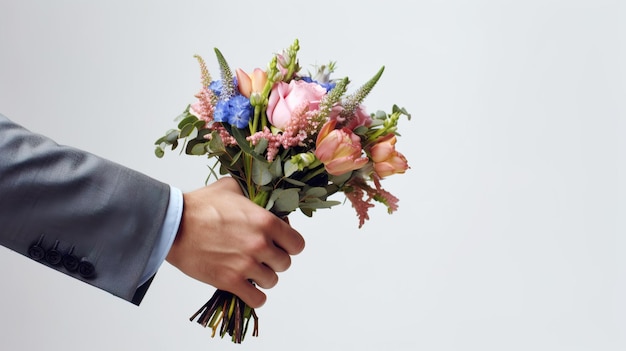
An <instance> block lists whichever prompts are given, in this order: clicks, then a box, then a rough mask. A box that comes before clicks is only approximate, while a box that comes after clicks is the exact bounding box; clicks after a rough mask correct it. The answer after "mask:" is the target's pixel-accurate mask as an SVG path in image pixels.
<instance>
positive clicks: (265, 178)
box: [252, 158, 274, 185]
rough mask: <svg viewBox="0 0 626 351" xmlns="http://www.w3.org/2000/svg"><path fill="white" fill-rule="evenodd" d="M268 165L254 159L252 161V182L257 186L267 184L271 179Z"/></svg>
mask: <svg viewBox="0 0 626 351" xmlns="http://www.w3.org/2000/svg"><path fill="white" fill-rule="evenodd" d="M269 167H270V165H269V163H268V162H267V161H259V160H257V159H256V158H255V159H253V161H252V180H253V181H254V183H255V184H257V185H266V184H269V183H270V182H271V181H272V179H274V178H273V177H272V173H271V172H270V170H269Z"/></svg>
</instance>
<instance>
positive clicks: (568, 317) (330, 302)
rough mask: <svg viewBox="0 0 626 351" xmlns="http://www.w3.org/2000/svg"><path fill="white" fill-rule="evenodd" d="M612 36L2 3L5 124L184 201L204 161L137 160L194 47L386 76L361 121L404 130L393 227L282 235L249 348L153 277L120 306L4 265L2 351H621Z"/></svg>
mask: <svg viewBox="0 0 626 351" xmlns="http://www.w3.org/2000/svg"><path fill="white" fill-rule="evenodd" d="M625 23H626V5H625V4H624V2H621V1H618V0H616V1H608V0H595V1H565V0H563V1H550V0H542V1H535V0H532V1H487V0H476V1H460V0H457V1H405V0H387V1H373V0H363V1H358V2H356V1H327V0H318V1H314V2H297V1H292V0H291V1H287V0H275V1H271V2H261V1H236V0H229V1H221V2H218V1H176V2H173V1H172V2H166V1H148V0H143V1H120V0H107V1H98V2H96V1H78V0H75V1H70V0H64V1H61V0H58V1H49V0H41V1H34V0H13V1H11V0H0V113H3V114H5V115H7V116H8V117H9V118H11V119H13V120H14V121H16V122H18V123H20V124H22V125H24V126H26V127H27V128H29V129H31V130H33V131H36V132H39V133H43V134H46V135H48V136H50V137H52V138H53V139H55V140H56V141H57V142H59V143H62V144H69V145H73V146H76V147H79V148H82V149H85V150H88V151H90V152H93V153H95V154H98V155H101V156H103V157H106V158H109V159H111V160H114V161H117V162H119V163H121V164H124V165H126V166H129V167H132V168H134V169H136V170H138V171H141V172H144V173H147V174H149V175H151V176H152V177H154V178H157V179H159V180H162V181H164V182H167V183H171V184H173V185H175V186H177V187H179V188H181V189H182V190H184V191H187V190H192V189H195V188H197V187H200V186H202V184H203V182H204V179H205V176H206V165H207V162H206V161H205V160H204V159H202V158H192V157H189V156H180V155H178V153H177V152H174V153H169V154H168V155H167V156H166V157H165V158H164V159H161V160H159V159H157V158H156V157H154V155H153V142H154V140H156V139H157V138H158V137H160V136H161V135H162V134H163V133H164V132H165V131H166V130H167V129H169V128H170V127H172V126H173V125H174V124H173V121H172V120H173V118H174V117H175V116H176V115H178V114H179V113H180V112H181V111H182V110H183V109H184V107H185V106H186V105H187V104H188V103H189V102H192V101H193V100H194V98H193V95H194V94H195V93H196V91H197V90H198V89H199V86H200V85H199V84H200V78H199V70H198V67H197V64H196V62H195V60H194V58H193V55H194V54H200V55H202V56H203V57H205V59H206V60H207V62H208V63H209V68H210V69H211V70H212V72H213V73H214V74H215V75H217V74H218V71H217V65H216V64H215V61H214V59H213V54H212V49H213V47H218V48H220V49H221V51H222V52H223V53H224V55H225V56H226V58H227V59H228V61H229V63H230V65H231V67H233V68H236V67H241V68H243V69H245V70H247V71H251V70H252V69H253V68H254V67H265V65H266V64H267V62H268V61H269V59H270V58H271V56H272V54H274V53H276V52H278V51H280V50H282V49H283V48H285V47H287V46H288V45H289V44H291V42H292V41H293V40H294V39H295V38H298V39H299V40H300V43H301V47H302V49H301V52H300V62H301V64H302V65H303V66H304V67H305V68H310V67H311V66H310V65H312V64H316V63H318V64H321V63H326V62H327V61H329V60H336V61H337V62H338V70H337V72H336V77H343V76H346V75H347V76H349V77H350V78H351V80H352V82H353V86H354V87H356V86H358V85H359V84H361V83H362V82H364V81H365V80H366V79H368V78H369V77H370V76H371V75H372V74H373V73H375V72H376V70H378V68H379V67H380V66H382V65H385V66H386V71H385V73H384V75H383V78H382V79H381V81H380V82H379V84H378V85H377V86H376V88H375V90H374V91H373V92H372V94H371V95H370V96H369V97H368V98H367V99H366V101H365V103H366V106H367V107H368V109H369V110H370V111H375V110H377V109H384V110H389V109H390V108H391V106H392V105H393V104H394V103H397V104H399V105H401V106H404V107H405V108H406V109H407V110H409V111H410V112H411V113H412V115H413V118H412V120H411V121H407V120H403V121H402V122H401V123H400V132H401V134H402V137H401V138H400V139H399V142H398V144H397V147H398V149H399V150H400V151H402V152H403V153H404V154H405V155H406V156H407V158H408V159H409V162H410V166H411V169H410V171H409V172H407V173H406V174H405V175H403V176H395V177H391V178H389V179H387V180H385V182H384V185H385V187H386V188H387V190H389V191H391V192H392V193H394V194H396V195H398V196H399V197H400V199H401V201H400V209H399V211H398V212H397V213H396V214H394V215H392V216H388V215H387V214H386V213H385V211H384V209H383V208H382V207H377V208H375V209H374V210H373V211H372V213H371V217H372V220H371V221H370V222H368V223H366V225H365V226H364V228H362V229H361V230H358V229H357V220H356V217H355V215H354V212H353V210H352V208H351V207H350V206H349V205H348V204H346V205H344V206H340V207H338V208H335V209H334V210H331V211H328V210H326V211H319V212H317V213H316V215H315V216H314V217H313V218H308V217H305V216H303V215H302V214H300V213H297V214H294V215H292V216H291V221H292V224H293V226H294V227H296V228H297V229H299V230H300V231H301V233H302V234H303V235H304V236H305V238H306V240H307V248H306V250H305V251H304V252H303V253H302V254H301V255H299V256H297V257H294V260H293V265H292V268H291V269H290V270H289V271H288V272H285V273H283V274H281V275H280V277H281V281H280V283H279V284H278V286H277V287H275V288H274V289H271V290H269V291H267V293H268V295H269V299H268V302H267V303H266V305H265V306H264V307H262V308H261V309H259V310H258V311H257V312H258V314H259V315H260V317H261V321H260V322H261V324H260V333H261V336H260V337H259V338H251V337H249V338H248V339H246V341H245V342H244V344H243V345H233V344H231V343H230V341H228V340H220V339H211V338H210V337H209V331H208V330H205V329H203V328H201V327H200V326H198V325H196V324H195V323H191V322H189V321H188V320H187V318H188V317H189V316H190V315H191V314H192V313H193V312H194V311H195V310H196V309H197V308H198V307H199V306H200V305H201V304H203V303H204V302H205V300H206V299H207V298H208V297H209V296H210V295H211V294H212V292H213V288H212V287H210V286H206V285H204V284H202V283H200V282H198V281H195V280H192V279H191V278H188V277H187V276H185V275H184V274H182V273H181V272H179V271H178V270H176V269H175V268H173V267H171V266H170V265H169V264H167V263H165V264H164V265H163V266H162V268H161V270H160V272H159V274H158V275H157V277H156V279H155V281H154V283H153V284H152V287H151V289H150V290H149V291H148V294H147V296H146V298H145V300H144V301H143V303H142V305H141V306H140V307H135V306H133V305H131V304H130V303H127V302H125V301H123V300H120V299H118V298H116V297H114V296H112V295H109V294H108V293H106V292H103V291H101V290H98V289H95V288H92V287H90V286H88V285H86V284H83V283H80V282H78V281H76V280H73V279H72V278H70V277H67V276H65V275H63V274H60V273H57V272H55V271H53V270H50V269H47V268H45V267H43V266H41V265H39V264H37V263H34V262H32V261H31V260H29V259H26V258H24V257H22V256H19V255H17V254H15V253H13V252H12V251H9V250H6V249H0V277H1V279H2V293H1V296H2V298H1V299H0V311H1V313H0V323H2V326H3V327H2V328H1V329H0V348H2V349H3V350H37V349H47V350H67V349H83V350H86V349H87V350H348V349H351V350H352V349H353V350H433V351H435V350H437V351H439V350H480V351H486V350H624V349H626V282H625V278H626V258H625V255H624V253H625V252H626V238H625V237H624V231H625V229H626V223H625V220H624V213H625V211H626V204H625V200H624V199H625V198H626V197H625V196H626V187H625V186H624V177H625V176H626V167H625V162H624V160H625V153H624V150H625V148H626V143H625V142H624V135H625V133H626V124H625V121H624V118H625V116H626V103H625V102H624V101H625V100H626V80H625V78H626V24H625ZM0 176H1V175H0ZM0 230H1V228H0Z"/></svg>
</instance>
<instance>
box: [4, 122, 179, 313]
mask: <svg viewBox="0 0 626 351" xmlns="http://www.w3.org/2000/svg"><path fill="white" fill-rule="evenodd" d="M169 191H170V190H169V186H168V185H167V184H164V183H161V182H159V181H157V180H155V179H152V178H150V177H148V176H146V175H143V174H141V173H139V172H136V171H133V170H131V169H129V168H126V167H123V166H121V165H119V164H116V163H113V162H110V161H107V160H105V159H102V158H100V157H97V156H95V155H93V154H90V153H88V152H84V151H81V150H77V149H75V148H71V147H67V146H62V145H58V144H56V143H55V142H53V141H52V140H50V139H49V138H47V137H44V136H42V135H38V134H35V133H32V132H30V131H28V130H26V129H24V128H23V127H21V126H19V125H17V124H15V123H13V122H12V121H10V120H9V119H8V118H7V117H5V116H3V115H1V114H0V245H2V246H5V247H7V248H9V249H11V250H14V251H16V252H17V253H20V254H22V255H24V256H26V257H29V258H31V259H33V260H36V261H38V262H40V263H42V264H45V265H47V266H49V267H51V268H53V269H56V270H58V271H60V272H63V273H65V274H68V275H70V276H72V277H75V278H77V279H80V280H82V281H84V282H86V283H88V284H91V285H93V286H96V287H98V288H101V289H103V290H106V291H108V292H110V293H111V294H114V295H116V296H119V297H121V298H123V299H125V300H128V301H131V302H133V303H135V304H139V303H140V302H141V299H142V298H143V296H144V294H145V292H146V290H147V287H148V286H149V284H150V281H151V280H150V281H149V282H148V283H146V284H144V286H141V287H139V289H138V284H139V281H140V279H141V275H142V273H143V272H144V270H145V267H146V264H147V262H148V259H149V256H150V254H151V252H152V249H153V247H154V245H155V243H156V242H157V239H158V236H159V233H160V230H161V226H162V224H163V219H164V216H165V213H166V210H167V206H168V201H169Z"/></svg>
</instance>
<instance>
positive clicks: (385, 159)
mask: <svg viewBox="0 0 626 351" xmlns="http://www.w3.org/2000/svg"><path fill="white" fill-rule="evenodd" d="M396 141H397V140H396V136H395V135H394V134H388V135H387V136H385V137H383V138H381V139H380V140H379V141H378V142H377V143H376V144H374V146H372V148H371V150H370V154H371V155H372V161H374V171H375V172H376V174H378V176H379V177H381V178H384V177H387V176H390V175H392V174H396V173H404V172H405V171H406V170H407V169H408V168H409V164H408V163H407V160H406V157H404V155H402V154H401V153H399V152H398V151H396V146H395V145H396Z"/></svg>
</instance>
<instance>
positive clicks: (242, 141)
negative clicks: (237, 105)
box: [229, 127, 266, 161]
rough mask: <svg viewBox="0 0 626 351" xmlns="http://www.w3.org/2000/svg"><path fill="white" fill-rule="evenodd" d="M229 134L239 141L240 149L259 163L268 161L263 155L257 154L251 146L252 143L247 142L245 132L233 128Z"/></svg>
mask: <svg viewBox="0 0 626 351" xmlns="http://www.w3.org/2000/svg"><path fill="white" fill-rule="evenodd" d="M229 132H230V134H231V135H232V136H233V138H235V140H236V141H237V145H239V147H240V148H241V150H242V151H243V152H245V153H246V154H249V155H250V156H252V157H254V158H255V159H257V160H259V161H266V159H265V157H263V155H259V154H257V153H256V152H255V151H254V150H253V149H252V147H251V146H250V142H249V141H247V140H246V136H245V135H244V133H243V130H241V129H239V128H232V127H231V128H230V130H229Z"/></svg>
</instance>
